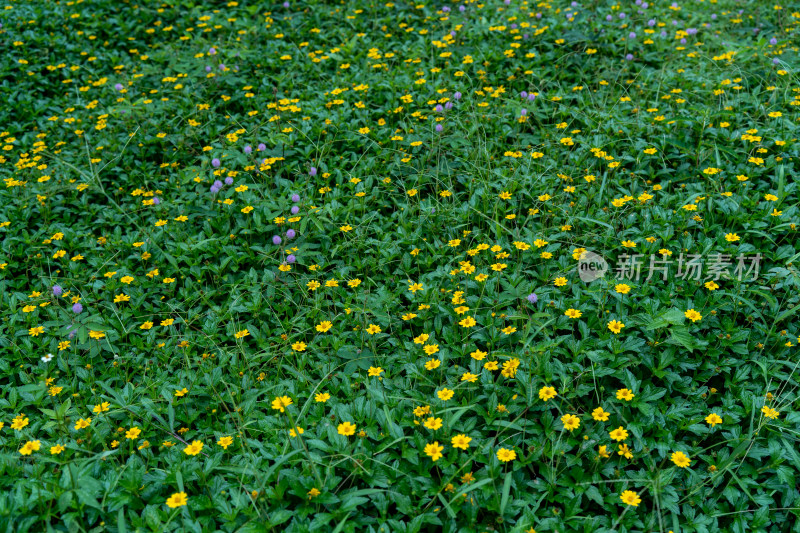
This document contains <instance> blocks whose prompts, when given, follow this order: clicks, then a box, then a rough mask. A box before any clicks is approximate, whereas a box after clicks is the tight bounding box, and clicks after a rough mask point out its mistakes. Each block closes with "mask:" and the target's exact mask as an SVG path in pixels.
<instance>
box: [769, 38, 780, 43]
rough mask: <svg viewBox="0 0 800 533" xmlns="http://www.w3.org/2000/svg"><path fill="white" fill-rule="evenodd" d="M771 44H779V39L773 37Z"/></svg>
mask: <svg viewBox="0 0 800 533" xmlns="http://www.w3.org/2000/svg"><path fill="white" fill-rule="evenodd" d="M769 44H778V39H776V38H775V37H773V38H772V39H770V40H769Z"/></svg>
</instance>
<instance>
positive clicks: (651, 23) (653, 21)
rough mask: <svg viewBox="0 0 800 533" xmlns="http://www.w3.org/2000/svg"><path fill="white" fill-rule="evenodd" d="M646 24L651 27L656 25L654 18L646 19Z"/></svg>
mask: <svg viewBox="0 0 800 533" xmlns="http://www.w3.org/2000/svg"><path fill="white" fill-rule="evenodd" d="M647 25H648V26H650V27H651V28H652V27H653V26H655V25H656V21H655V19H650V20H648V21H647Z"/></svg>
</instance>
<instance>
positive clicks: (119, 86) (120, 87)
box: [114, 83, 124, 91]
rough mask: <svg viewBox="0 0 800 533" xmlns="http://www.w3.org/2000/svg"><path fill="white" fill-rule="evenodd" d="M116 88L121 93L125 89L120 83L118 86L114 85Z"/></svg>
mask: <svg viewBox="0 0 800 533" xmlns="http://www.w3.org/2000/svg"><path fill="white" fill-rule="evenodd" d="M114 88H115V89H116V90H118V91H121V90H122V89H123V88H124V87H123V86H122V84H121V83H118V84H116V85H114Z"/></svg>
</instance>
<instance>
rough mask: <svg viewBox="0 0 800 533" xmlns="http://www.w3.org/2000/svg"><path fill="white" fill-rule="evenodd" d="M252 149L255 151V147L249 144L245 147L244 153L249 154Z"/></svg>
mask: <svg viewBox="0 0 800 533" xmlns="http://www.w3.org/2000/svg"><path fill="white" fill-rule="evenodd" d="M252 151H253V147H252V146H250V145H249V144H248V145H247V146H245V147H244V153H246V154H249V153H250V152H252Z"/></svg>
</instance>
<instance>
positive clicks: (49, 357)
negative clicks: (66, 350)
mask: <svg viewBox="0 0 800 533" xmlns="http://www.w3.org/2000/svg"><path fill="white" fill-rule="evenodd" d="M52 360H53V354H51V353H49V354H47V355H45V356H43V357H42V362H43V363H49V362H50V361H52Z"/></svg>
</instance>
